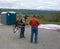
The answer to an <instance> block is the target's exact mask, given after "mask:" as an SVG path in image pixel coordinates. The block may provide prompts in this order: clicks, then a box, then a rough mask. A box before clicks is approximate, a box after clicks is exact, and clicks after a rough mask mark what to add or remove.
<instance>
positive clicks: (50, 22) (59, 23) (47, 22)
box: [26, 17, 60, 25]
mask: <svg viewBox="0 0 60 49" xmlns="http://www.w3.org/2000/svg"><path fill="white" fill-rule="evenodd" d="M30 19H31V17H29V18H28V19H27V21H26V23H27V24H29V21H30ZM39 21H40V22H41V23H43V24H58V25H60V22H52V21H46V20H42V19H40V20H39Z"/></svg>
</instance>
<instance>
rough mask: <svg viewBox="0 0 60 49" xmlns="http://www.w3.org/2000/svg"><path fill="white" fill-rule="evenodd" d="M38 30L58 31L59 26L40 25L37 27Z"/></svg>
mask: <svg viewBox="0 0 60 49" xmlns="http://www.w3.org/2000/svg"><path fill="white" fill-rule="evenodd" d="M38 28H44V29H53V30H57V29H60V25H57V24H40V25H39V26H38Z"/></svg>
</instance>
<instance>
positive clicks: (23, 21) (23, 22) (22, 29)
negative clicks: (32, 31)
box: [20, 15, 28, 38]
mask: <svg viewBox="0 0 60 49" xmlns="http://www.w3.org/2000/svg"><path fill="white" fill-rule="evenodd" d="M27 17H28V16H27V15H25V16H24V17H22V18H21V21H20V23H21V32H20V38H25V36H24V32H25V25H26V19H27Z"/></svg>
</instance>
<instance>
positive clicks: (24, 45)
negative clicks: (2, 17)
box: [0, 25, 60, 49]
mask: <svg viewBox="0 0 60 49" xmlns="http://www.w3.org/2000/svg"><path fill="white" fill-rule="evenodd" d="M25 37H26V38H25V39H20V38H19V33H15V34H14V33H13V26H7V25H0V49H60V31H54V30H46V29H39V35H38V43H37V44H35V43H30V26H26V31H25Z"/></svg>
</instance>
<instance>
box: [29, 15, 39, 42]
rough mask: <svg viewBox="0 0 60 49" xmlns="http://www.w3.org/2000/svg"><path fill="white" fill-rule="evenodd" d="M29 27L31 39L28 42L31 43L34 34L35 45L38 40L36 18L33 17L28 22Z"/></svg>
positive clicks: (37, 22)
mask: <svg viewBox="0 0 60 49" xmlns="http://www.w3.org/2000/svg"><path fill="white" fill-rule="evenodd" d="M29 24H30V26H31V39H30V42H31V43H32V42H33V38H34V34H35V43H37V40H38V39H37V38H38V25H39V24H40V23H39V21H38V19H37V18H36V16H35V15H34V16H33V17H32V18H31V20H30V22H29Z"/></svg>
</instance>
